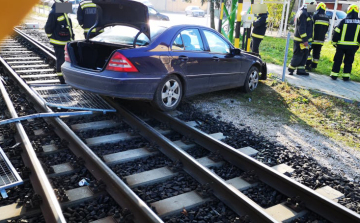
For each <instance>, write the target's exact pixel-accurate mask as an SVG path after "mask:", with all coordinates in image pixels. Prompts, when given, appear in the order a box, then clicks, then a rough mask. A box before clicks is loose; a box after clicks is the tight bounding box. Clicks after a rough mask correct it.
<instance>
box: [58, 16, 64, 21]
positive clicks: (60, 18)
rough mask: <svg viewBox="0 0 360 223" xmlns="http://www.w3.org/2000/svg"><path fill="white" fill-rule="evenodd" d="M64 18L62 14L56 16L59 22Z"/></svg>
mask: <svg viewBox="0 0 360 223" xmlns="http://www.w3.org/2000/svg"><path fill="white" fill-rule="evenodd" d="M64 19H65V17H64V16H63V15H62V16H59V17H57V21H59V22H61V21H63V20H64Z"/></svg>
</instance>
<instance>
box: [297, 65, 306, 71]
mask: <svg viewBox="0 0 360 223" xmlns="http://www.w3.org/2000/svg"><path fill="white" fill-rule="evenodd" d="M297 69H298V70H305V67H304V66H301V67H297Z"/></svg>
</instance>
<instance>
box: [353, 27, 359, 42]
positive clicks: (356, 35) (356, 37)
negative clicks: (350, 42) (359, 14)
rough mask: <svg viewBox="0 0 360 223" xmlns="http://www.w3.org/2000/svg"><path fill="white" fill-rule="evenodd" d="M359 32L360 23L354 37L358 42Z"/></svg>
mask: <svg viewBox="0 0 360 223" xmlns="http://www.w3.org/2000/svg"><path fill="white" fill-rule="evenodd" d="M359 32H360V25H357V28H356V31H355V38H354V42H357V39H358V36H359Z"/></svg>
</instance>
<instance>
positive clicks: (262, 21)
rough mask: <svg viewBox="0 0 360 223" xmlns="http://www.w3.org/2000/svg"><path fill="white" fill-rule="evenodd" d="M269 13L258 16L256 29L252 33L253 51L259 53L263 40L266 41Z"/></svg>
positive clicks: (255, 24) (254, 24)
mask: <svg viewBox="0 0 360 223" xmlns="http://www.w3.org/2000/svg"><path fill="white" fill-rule="evenodd" d="M267 18H268V14H267V13H261V14H259V15H258V16H257V19H256V20H255V21H254V22H253V26H254V29H253V31H252V34H251V36H252V41H251V51H252V52H254V53H259V46H260V43H261V40H263V39H264V36H265V32H266V26H267Z"/></svg>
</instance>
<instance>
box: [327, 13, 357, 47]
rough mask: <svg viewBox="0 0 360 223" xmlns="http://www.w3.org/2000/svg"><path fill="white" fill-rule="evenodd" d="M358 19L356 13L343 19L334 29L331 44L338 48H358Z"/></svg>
mask: <svg viewBox="0 0 360 223" xmlns="http://www.w3.org/2000/svg"><path fill="white" fill-rule="evenodd" d="M359 32H360V19H359V17H358V15H357V13H356V12H350V13H349V14H348V15H347V16H346V18H345V19H342V20H341V21H340V23H339V25H338V26H337V27H336V28H335V29H334V32H333V36H332V42H333V44H334V45H335V44H336V45H337V47H339V48H343V49H351V48H355V49H357V48H359V45H360V33H359Z"/></svg>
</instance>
